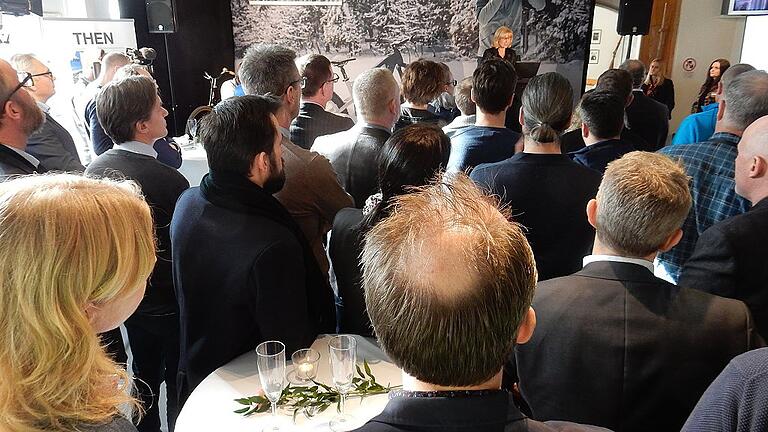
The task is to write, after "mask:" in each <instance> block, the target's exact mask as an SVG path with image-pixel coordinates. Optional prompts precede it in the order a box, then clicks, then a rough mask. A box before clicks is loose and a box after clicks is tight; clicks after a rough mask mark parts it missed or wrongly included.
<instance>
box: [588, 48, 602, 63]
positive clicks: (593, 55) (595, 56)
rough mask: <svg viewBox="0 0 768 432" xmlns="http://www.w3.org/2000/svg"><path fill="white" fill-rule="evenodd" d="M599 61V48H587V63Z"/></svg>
mask: <svg viewBox="0 0 768 432" xmlns="http://www.w3.org/2000/svg"><path fill="white" fill-rule="evenodd" d="M598 63H600V50H596V49H593V50H589V64H598Z"/></svg>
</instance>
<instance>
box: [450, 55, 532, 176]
mask: <svg viewBox="0 0 768 432" xmlns="http://www.w3.org/2000/svg"><path fill="white" fill-rule="evenodd" d="M516 85H517V73H516V72H515V68H514V67H513V66H512V65H511V64H510V63H509V62H507V61H505V60H502V59H498V58H491V59H489V60H486V61H484V62H482V63H480V65H478V66H477V69H475V72H474V73H473V74H472V93H471V94H472V100H473V101H474V102H475V105H476V106H477V112H476V118H475V124H474V125H473V126H467V127H465V128H462V129H460V130H458V131H457V132H455V133H454V134H453V136H452V137H451V158H450V159H449V161H448V170H449V171H453V172H458V171H467V170H472V169H473V168H474V167H476V166H477V165H480V164H482V163H493V162H499V161H502V160H504V159H507V158H509V157H512V155H513V154H515V144H517V142H518V140H519V139H520V137H521V136H520V134H519V133H517V132H515V131H513V130H511V129H507V128H506V127H505V126H504V121H505V120H506V117H507V108H509V107H510V106H512V100H513V99H514V97H515V86H516Z"/></svg>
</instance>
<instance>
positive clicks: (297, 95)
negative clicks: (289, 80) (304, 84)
mask: <svg viewBox="0 0 768 432" xmlns="http://www.w3.org/2000/svg"><path fill="white" fill-rule="evenodd" d="M284 97H285V101H286V102H287V103H288V105H289V106H292V105H293V104H294V103H295V102H296V100H297V99H301V90H298V91H297V90H296V87H294V86H288V90H286V91H285V96H284Z"/></svg>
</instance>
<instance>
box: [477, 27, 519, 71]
mask: <svg viewBox="0 0 768 432" xmlns="http://www.w3.org/2000/svg"><path fill="white" fill-rule="evenodd" d="M514 38H515V34H514V33H513V32H512V30H510V28H509V27H507V26H501V27H499V28H498V29H497V30H496V33H494V35H493V44H492V45H491V47H490V48H488V49H487V50H485V52H484V53H483V61H485V60H488V59H489V58H494V57H496V58H502V59H504V60H507V61H509V62H511V63H512V64H515V63H516V62H517V60H518V57H517V53H516V52H515V50H513V49H512V42H513V41H514Z"/></svg>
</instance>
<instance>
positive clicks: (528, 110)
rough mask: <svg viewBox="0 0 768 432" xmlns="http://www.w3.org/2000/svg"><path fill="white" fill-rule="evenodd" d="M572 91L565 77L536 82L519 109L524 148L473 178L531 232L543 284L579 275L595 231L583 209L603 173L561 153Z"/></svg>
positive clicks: (541, 77) (476, 171)
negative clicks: (506, 206)
mask: <svg viewBox="0 0 768 432" xmlns="http://www.w3.org/2000/svg"><path fill="white" fill-rule="evenodd" d="M572 114H573V89H572V88H571V84H570V82H569V81H568V80H567V79H566V78H565V77H563V76H562V75H560V74H558V73H555V72H550V73H546V74H543V75H538V76H535V77H533V78H532V79H531V80H530V81H529V82H528V85H527V86H526V87H525V91H523V96H522V108H521V110H520V116H519V120H520V124H521V125H522V126H523V135H524V140H525V144H524V147H523V151H522V152H521V153H517V154H515V155H514V156H512V157H511V158H509V159H507V160H504V161H501V162H496V163H492V164H483V165H479V166H477V167H476V168H475V169H474V170H473V171H472V174H471V175H470V178H472V180H474V181H475V182H476V183H478V184H479V185H480V186H483V187H485V188H486V189H487V190H488V191H489V192H491V193H493V194H495V195H498V196H500V197H502V198H501V200H502V202H503V203H504V204H505V205H508V206H509V207H510V209H511V210H512V214H513V215H514V218H513V220H514V221H515V222H519V223H521V224H522V225H523V226H525V227H526V228H527V238H528V241H529V243H530V244H531V248H532V249H533V255H534V257H535V258H536V268H537V269H538V272H539V280H546V279H551V278H554V277H559V276H566V275H569V274H571V273H575V272H576V271H578V270H580V269H581V267H582V261H581V260H582V258H583V257H585V256H586V255H589V253H590V248H591V247H592V241H593V240H594V236H595V231H594V229H593V228H592V227H591V226H590V225H589V223H588V222H587V217H586V213H585V212H584V209H585V208H586V206H587V202H589V200H590V199H592V198H594V197H595V195H596V194H597V188H598V186H599V185H600V177H601V176H600V173H599V172H597V171H594V170H592V169H589V168H587V167H585V166H582V165H580V164H578V163H576V162H573V161H572V160H571V159H570V158H569V157H568V156H567V155H564V154H562V153H561V152H560V134H562V133H563V131H564V130H565V129H566V128H567V127H568V126H569V125H570V122H571V115H572Z"/></svg>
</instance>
